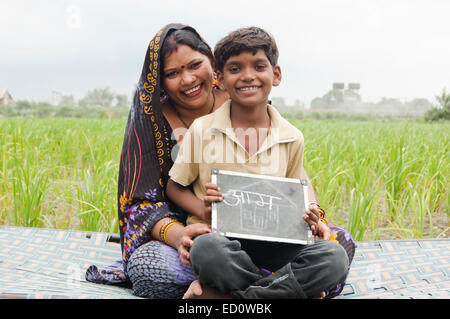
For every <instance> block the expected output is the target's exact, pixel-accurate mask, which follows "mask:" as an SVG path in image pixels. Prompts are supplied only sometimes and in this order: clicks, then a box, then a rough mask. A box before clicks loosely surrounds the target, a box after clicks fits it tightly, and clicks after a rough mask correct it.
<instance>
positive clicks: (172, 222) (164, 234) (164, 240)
mask: <svg viewBox="0 0 450 319" xmlns="http://www.w3.org/2000/svg"><path fill="white" fill-rule="evenodd" d="M175 224H179V225H183V224H182V223H180V222H179V221H177V220H173V221H171V222H170V223H167V224H165V225H164V226H163V231H162V241H163V242H164V243H165V244H167V239H166V234H167V231H168V230H169V228H170V227H172V226H173V225H175Z"/></svg>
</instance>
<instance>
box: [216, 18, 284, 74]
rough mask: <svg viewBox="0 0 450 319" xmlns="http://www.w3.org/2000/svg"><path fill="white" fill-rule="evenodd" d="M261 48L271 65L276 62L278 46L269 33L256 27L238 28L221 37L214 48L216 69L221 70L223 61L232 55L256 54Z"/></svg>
mask: <svg viewBox="0 0 450 319" xmlns="http://www.w3.org/2000/svg"><path fill="white" fill-rule="evenodd" d="M258 50H263V51H264V53H265V54H266V56H267V58H268V59H269V61H270V64H271V65H272V66H275V65H277V63H278V54H279V53H278V48H277V44H276V42H275V39H274V38H273V36H272V35H271V34H269V33H268V32H266V31H265V30H263V29H261V28H258V27H248V28H240V29H237V30H236V31H233V32H231V33H229V34H228V35H227V36H225V37H224V38H222V39H221V40H220V41H219V42H218V43H217V44H216V46H215V48H214V57H215V67H216V70H218V71H220V72H222V71H223V67H224V65H225V63H226V62H227V61H228V59H229V58H230V57H232V56H236V55H239V54H241V53H242V52H245V51H247V52H251V53H253V54H256V52H257V51H258Z"/></svg>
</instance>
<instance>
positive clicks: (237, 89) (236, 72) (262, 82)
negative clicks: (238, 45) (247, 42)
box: [218, 50, 281, 107]
mask: <svg viewBox="0 0 450 319" xmlns="http://www.w3.org/2000/svg"><path fill="white" fill-rule="evenodd" d="M218 81H219V85H220V86H221V87H223V88H224V89H225V90H227V92H228V94H230V98H231V100H232V101H233V106H235V105H238V106H242V107H257V106H264V107H265V106H266V105H267V100H268V97H269V94H270V91H271V90H272V86H278V85H279V84H280V82H281V69H280V67H279V66H278V65H276V66H275V67H272V65H271V64H270V61H269V59H268V58H267V56H266V54H265V52H264V51H263V50H258V51H257V52H256V54H253V53H252V52H246V51H244V52H241V53H240V54H239V55H236V56H232V57H230V58H229V59H228V60H227V62H226V63H225V65H224V67H223V71H222V72H218Z"/></svg>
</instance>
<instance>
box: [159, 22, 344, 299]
mask: <svg viewBox="0 0 450 319" xmlns="http://www.w3.org/2000/svg"><path fill="white" fill-rule="evenodd" d="M214 52H215V62H216V70H217V74H218V82H219V86H221V87H222V88H223V89H225V90H227V92H228V93H229V95H230V100H229V101H228V102H226V103H225V104H224V105H222V107H220V108H219V109H218V110H217V111H215V112H214V113H212V114H209V115H207V116H204V117H202V118H199V119H197V120H196V121H195V122H194V123H193V124H192V125H191V127H190V128H189V131H188V132H187V133H186V135H185V137H184V140H183V144H182V146H181V148H180V151H179V154H178V157H177V160H176V161H175V163H174V165H173V167H172V169H171V170H170V172H169V175H170V180H169V182H168V185H167V195H168V196H169V198H170V199H171V200H173V201H174V202H175V203H176V204H177V205H178V206H180V207H181V208H183V209H184V210H186V211H187V212H188V213H190V214H191V215H190V216H189V218H188V220H187V223H188V224H193V223H209V222H210V214H211V208H210V206H211V203H212V202H214V201H220V200H222V199H223V195H222V194H221V193H220V190H219V189H218V188H217V186H216V185H213V184H211V183H210V176H211V169H213V168H216V169H223V170H232V171H239V172H246V173H253V174H263V175H271V176H280V177H289V178H300V173H301V169H302V161H303V135H302V133H301V132H300V131H299V130H298V129H297V128H295V127H294V126H293V125H291V124H290V123H289V122H288V121H287V120H285V119H284V118H282V117H281V115H280V114H279V113H278V112H277V111H276V109H275V108H274V107H272V106H271V105H269V104H268V97H269V94H270V91H271V89H272V86H278V85H279V84H280V82H281V68H280V66H279V65H278V64H277V60H278V50H277V46H276V43H275V41H274V39H273V38H272V36H271V35H269V34H268V33H267V32H265V31H264V30H262V29H260V28H257V27H250V28H242V29H239V30H236V31H234V32H232V33H230V34H229V35H228V36H226V37H225V38H223V39H222V40H221V41H219V43H218V44H217V45H216V47H215V50H214ZM190 184H193V190H194V193H195V195H196V196H197V197H198V198H199V199H198V200H192V198H191V199H189V198H190V197H189V196H190V194H189V193H190V191H189V189H188V188H186V187H187V186H189V185H190ZM180 185H181V186H180ZM190 263H191V265H192V268H193V270H194V271H195V273H196V274H197V276H198V279H199V281H200V283H201V284H205V285H207V286H209V287H212V288H215V289H217V290H218V291H219V292H221V293H224V294H231V296H232V297H234V298H312V297H315V296H317V295H318V294H320V293H321V292H322V291H324V290H326V289H328V288H331V287H332V286H333V285H335V284H337V283H338V282H340V281H341V280H343V279H344V278H345V277H346V276H347V268H348V257H347V254H346V253H345V250H344V249H343V248H342V247H341V246H340V245H338V244H336V243H334V242H331V241H326V240H318V241H316V242H315V243H314V244H311V245H306V246H302V245H293V244H284V243H273V242H260V241H252V240H243V239H239V240H231V239H228V238H226V237H224V236H221V235H218V234H204V235H200V236H198V237H196V238H195V239H194V243H193V245H192V247H191V249H190ZM261 267H263V268H266V269H269V271H266V270H265V269H264V270H262V268H261ZM271 272H273V273H271Z"/></svg>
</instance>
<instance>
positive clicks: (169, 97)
mask: <svg viewBox="0 0 450 319" xmlns="http://www.w3.org/2000/svg"><path fill="white" fill-rule="evenodd" d="M227 98H228V95H227V94H226V92H224V91H221V90H220V89H218V88H216V87H215V86H214V69H213V55H212V52H211V49H210V47H209V46H208V45H207V44H206V42H205V41H203V40H202V39H201V37H200V36H199V35H198V33H197V32H196V31H195V30H194V29H193V28H191V27H189V26H186V25H182V24H170V25H167V26H165V27H163V28H162V29H161V30H160V31H158V32H157V34H156V35H155V37H154V38H153V39H152V41H151V42H150V44H149V46H148V49H147V54H146V57H145V62H144V66H143V69H142V73H141V77H140V80H139V83H138V86H137V90H136V94H135V96H134V101H133V106H132V108H131V110H130V114H129V117H128V122H127V126H126V130H125V137H124V142H123V147H122V155H121V165H120V171H119V187H118V208H119V209H118V215H119V227H120V239H121V248H122V259H121V260H120V261H117V262H116V263H114V264H113V265H111V266H109V267H106V268H104V269H98V268H97V267H96V266H91V267H89V269H88V270H87V272H86V279H87V280H88V281H92V282H97V283H104V284H125V285H127V284H128V285H129V284H130V282H131V283H132V287H133V293H134V294H136V295H138V296H143V297H150V298H179V297H181V296H183V294H184V293H185V291H186V290H187V288H188V287H189V285H190V284H191V282H193V281H194V280H195V279H196V276H195V274H194V273H193V271H192V269H191V268H190V267H189V266H188V265H185V264H183V263H182V262H181V260H180V256H181V259H183V260H185V261H186V260H188V259H189V258H188V257H189V255H188V248H187V247H189V245H190V244H191V243H192V239H193V238H194V237H195V236H197V235H200V234H203V233H206V232H209V231H210V230H209V228H208V227H207V226H206V225H204V224H194V225H189V226H186V227H184V225H183V223H184V222H185V218H186V216H185V213H184V212H183V211H181V210H180V209H179V208H177V207H176V206H175V205H174V204H172V203H171V202H169V201H168V200H167V199H166V196H165V192H164V190H165V186H166V183H167V180H168V172H169V170H170V168H171V166H172V164H173V159H175V157H176V152H177V150H178V143H179V142H181V140H182V138H183V135H184V132H186V130H187V128H188V127H189V125H190V124H191V123H192V122H193V121H194V120H195V119H196V118H197V117H200V116H203V115H206V114H208V113H211V112H213V111H214V110H215V109H217V108H218V107H220V106H221V105H222V104H223V103H224V102H225V100H226V99H227ZM305 177H306V173H305ZM306 178H307V177H306ZM310 192H311V194H312V195H311V198H310V200H311V201H314V195H313V193H312V188H311V187H310ZM309 216H310V217H309V218H310V219H311V221H309V220H307V221H309V222H313V221H317V220H316V219H318V217H317V216H319V208H318V206H316V205H311V207H310V212H309ZM313 219H314V220H313ZM331 231H333V229H331ZM329 235H330V234H329V232H328V234H326V235H325V236H327V237H329ZM331 235H333V234H331ZM349 243H352V242H349ZM352 247H353V250H354V246H352ZM346 250H347V248H346ZM347 251H349V257H350V260H351V257H353V252H352V251H351V250H347ZM185 263H186V264H188V262H185ZM337 290H338V291H337V293H339V292H340V290H342V288H340V287H337ZM328 293H329V295H330V296H331V294H333V295H334V294H335V293H336V292H328Z"/></svg>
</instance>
